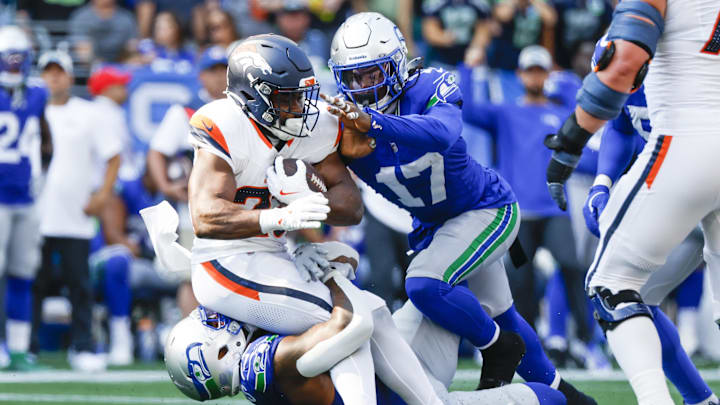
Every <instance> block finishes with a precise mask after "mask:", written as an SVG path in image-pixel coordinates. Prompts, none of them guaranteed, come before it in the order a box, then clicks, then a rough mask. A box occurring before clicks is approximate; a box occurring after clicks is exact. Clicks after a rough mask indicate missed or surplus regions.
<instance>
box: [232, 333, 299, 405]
mask: <svg viewBox="0 0 720 405" xmlns="http://www.w3.org/2000/svg"><path fill="white" fill-rule="evenodd" d="M284 337H285V336H279V335H265V336H261V337H260V338H258V339H255V340H253V341H252V342H250V344H249V345H248V347H247V349H245V352H243V355H242V358H241V360H240V389H241V390H242V392H243V394H245V398H247V400H248V401H250V402H252V403H254V404H256V405H292V404H290V401H288V400H287V398H285V395H284V394H283V393H281V392H280V391H279V390H278V389H277V387H276V386H275V384H274V381H275V374H274V366H273V361H274V359H275V351H276V350H277V347H278V345H279V344H280V341H282V339H283V338H284Z"/></svg>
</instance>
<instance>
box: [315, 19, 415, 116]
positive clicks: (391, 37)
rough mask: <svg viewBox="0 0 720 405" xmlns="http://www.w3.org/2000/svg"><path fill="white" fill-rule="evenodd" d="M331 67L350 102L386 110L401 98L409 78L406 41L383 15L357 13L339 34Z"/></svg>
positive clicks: (332, 54) (333, 41) (329, 63)
mask: <svg viewBox="0 0 720 405" xmlns="http://www.w3.org/2000/svg"><path fill="white" fill-rule="evenodd" d="M328 66H330V69H331V70H332V72H333V76H334V77H335V83H336V84H337V87H338V91H339V92H341V93H342V94H344V95H345V97H346V98H347V99H348V100H352V101H353V102H354V103H355V104H358V105H363V106H367V107H371V108H374V109H376V110H379V111H383V110H385V109H386V108H387V107H389V106H390V105H391V104H392V103H393V102H394V101H395V100H397V98H398V97H400V94H402V90H403V86H404V85H405V83H406V82H407V79H408V51H407V46H406V45H405V38H404V37H403V35H402V33H401V32H400V29H399V28H398V27H397V26H396V25H395V24H394V23H393V22H392V21H390V20H389V19H387V18H386V17H384V16H383V15H382V14H380V13H374V12H367V13H358V14H355V15H353V16H352V17H350V18H348V19H347V20H346V21H345V22H344V23H343V24H342V25H341V26H340V28H339V29H338V30H337V32H336V33H335V37H334V38H333V40H332V44H331V45H330V61H329V62H328Z"/></svg>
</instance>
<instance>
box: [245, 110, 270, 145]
mask: <svg viewBox="0 0 720 405" xmlns="http://www.w3.org/2000/svg"><path fill="white" fill-rule="evenodd" d="M248 121H250V123H251V124H252V126H253V127H255V132H257V134H258V136H259V137H260V140H262V141H263V142H264V143H265V145H267V147H268V148H270V149H272V147H273V146H272V143H270V141H269V140H268V139H267V137H266V136H265V135H264V134H263V133H262V132H261V131H260V128H258V126H257V124H256V123H255V121H254V120H253V119H252V118H250V119H249V120H248Z"/></svg>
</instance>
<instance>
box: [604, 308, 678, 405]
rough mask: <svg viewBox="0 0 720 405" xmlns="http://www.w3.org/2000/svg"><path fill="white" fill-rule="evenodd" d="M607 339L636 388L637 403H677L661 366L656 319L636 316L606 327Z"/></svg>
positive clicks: (668, 404) (649, 404)
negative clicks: (611, 327) (612, 327)
mask: <svg viewBox="0 0 720 405" xmlns="http://www.w3.org/2000/svg"><path fill="white" fill-rule="evenodd" d="M607 340H608V344H609V345H610V348H611V349H612V351H613V353H614V354H615V359H616V360H617V362H618V364H619V365H620V367H621V368H622V369H623V371H624V372H625V375H626V376H627V378H628V380H629V381H630V386H631V387H632V389H633V391H634V392H635V397H636V398H637V400H638V405H674V402H673V400H672V398H671V397H670V391H668V387H667V384H666V383H665V374H663V370H662V349H661V346H660V339H659V338H658V332H657V331H656V329H655V325H654V324H653V321H652V320H651V319H650V318H648V317H646V316H636V317H634V318H630V319H627V320H625V321H622V322H621V323H620V324H618V325H617V326H616V327H615V329H613V330H608V331H607Z"/></svg>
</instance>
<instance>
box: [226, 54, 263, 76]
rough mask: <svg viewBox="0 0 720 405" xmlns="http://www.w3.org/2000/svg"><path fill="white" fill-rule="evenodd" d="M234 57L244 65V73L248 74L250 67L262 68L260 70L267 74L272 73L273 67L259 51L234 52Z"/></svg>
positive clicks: (234, 59)
mask: <svg viewBox="0 0 720 405" xmlns="http://www.w3.org/2000/svg"><path fill="white" fill-rule="evenodd" d="M232 59H233V61H235V62H236V63H238V64H240V66H242V67H243V73H245V74H247V70H248V68H250V67H254V68H256V69H260V71H261V72H263V73H264V74H266V75H269V74H270V73H272V67H271V66H270V64H269V63H267V61H266V60H265V59H264V58H263V57H262V55H260V54H259V53H256V52H237V53H233V55H232Z"/></svg>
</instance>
